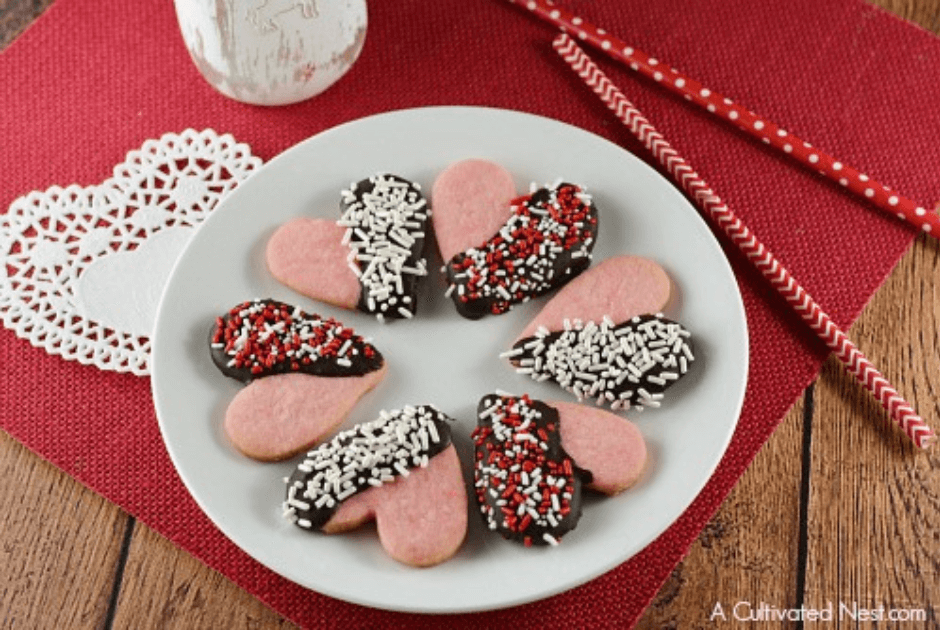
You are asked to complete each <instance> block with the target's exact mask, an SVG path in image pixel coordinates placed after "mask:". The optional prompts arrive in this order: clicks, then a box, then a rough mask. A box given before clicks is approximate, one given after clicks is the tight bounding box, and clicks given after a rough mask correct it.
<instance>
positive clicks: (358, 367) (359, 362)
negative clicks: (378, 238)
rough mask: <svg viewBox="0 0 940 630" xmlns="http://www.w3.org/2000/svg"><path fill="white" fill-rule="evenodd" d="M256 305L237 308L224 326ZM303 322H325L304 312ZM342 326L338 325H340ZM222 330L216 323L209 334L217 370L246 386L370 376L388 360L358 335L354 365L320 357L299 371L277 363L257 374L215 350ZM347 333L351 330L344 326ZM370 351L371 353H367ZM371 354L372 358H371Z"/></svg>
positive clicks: (224, 318) (274, 302) (225, 318)
mask: <svg viewBox="0 0 940 630" xmlns="http://www.w3.org/2000/svg"><path fill="white" fill-rule="evenodd" d="M258 302H260V303H261V304H265V305H273V306H274V307H276V308H282V307H283V308H287V309H288V310H290V311H293V310H294V307H293V306H292V305H290V304H286V303H284V302H279V301H277V300H272V299H265V300H259V301H258ZM253 303H254V302H245V303H243V304H240V305H238V306H237V307H235V308H233V309H231V310H230V311H229V312H227V313H225V314H224V315H222V316H221V318H222V326H223V328H224V326H225V325H227V324H228V322H229V320H230V319H231V312H232V311H233V310H236V309H239V307H246V306H250V305H251V304H253ZM300 319H301V320H311V321H313V320H321V321H323V318H321V317H319V316H317V315H312V314H308V313H304V312H303V311H301V317H300ZM337 323H338V322H337ZM218 329H219V324H218V322H216V323H215V324H213V326H212V329H211V331H210V332H209V338H208V339H209V349H210V353H211V355H212V362H213V363H215V365H216V367H218V368H219V370H220V371H221V372H222V373H223V374H224V375H226V376H228V377H230V378H234V379H235V380H237V381H241V382H242V383H250V382H251V381H253V380H255V379H257V378H263V377H265V376H273V375H276V374H293V373H299V374H311V375H314V376H330V377H332V376H362V375H363V374H368V373H369V372H374V371H375V370H378V369H380V368H381V367H382V365H383V363H384V359H383V357H382V354H381V353H380V352H379V351H378V349H376V348H375V347H374V346H372V345H371V344H369V343H365V342H364V341H363V340H362V338H361V337H359V336H358V335H353V337H352V341H351V347H352V348H353V349H354V350H355V351H356V354H355V355H353V356H351V357H350V365H348V366H347V365H342V364H339V363H337V362H336V360H335V358H330V357H320V358H318V359H317V360H316V361H312V362H310V363H302V362H301V363H299V366H298V367H296V368H295V367H293V366H292V365H291V363H290V362H289V361H281V362H276V363H274V364H273V365H271V366H264V367H263V369H262V370H261V371H260V372H258V373H253V372H252V371H251V369H250V367H240V368H239V367H234V366H229V365H228V364H229V362H230V361H231V359H232V356H231V355H230V354H228V353H226V351H225V349H224V348H217V347H213V339H214V338H215V337H216V334H217V331H218ZM344 329H346V330H351V329H349V328H347V327H345V326H344ZM367 348H368V349H369V350H368V351H367ZM368 354H371V356H367V355H368Z"/></svg>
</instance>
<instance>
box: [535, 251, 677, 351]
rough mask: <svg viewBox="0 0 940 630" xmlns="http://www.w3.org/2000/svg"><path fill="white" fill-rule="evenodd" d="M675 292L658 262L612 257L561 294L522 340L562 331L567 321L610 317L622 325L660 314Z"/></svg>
mask: <svg viewBox="0 0 940 630" xmlns="http://www.w3.org/2000/svg"><path fill="white" fill-rule="evenodd" d="M671 293H672V281H671V280H670V279H669V275H668V274H667V273H666V270H665V269H663V268H662V267H661V266H659V264H657V263H656V262H654V261H652V260H649V259H647V258H640V257H638V256H617V257H615V258H608V259H607V260H605V261H603V262H601V263H600V264H597V265H595V266H593V267H591V268H590V269H588V270H587V271H585V272H584V273H582V274H581V275H580V276H578V277H577V278H575V279H573V280H572V281H571V282H569V283H568V284H567V285H565V286H564V287H563V288H562V289H561V290H560V291H558V293H556V294H555V296H554V297H553V298H552V299H551V300H549V302H548V303H547V304H546V305H545V307H544V308H543V309H542V310H541V311H540V312H539V314H538V315H536V316H535V318H534V319H533V320H532V321H531V322H529V325H528V326H526V327H525V329H523V331H522V333H520V335H519V337H518V339H522V338H525V337H529V336H531V335H533V334H535V331H537V330H538V329H539V328H540V327H543V326H544V327H545V328H546V329H547V330H549V331H556V330H561V329H562V328H563V327H564V322H565V320H566V319H567V320H569V321H574V320H575V319H580V320H582V321H585V322H587V321H594V322H600V321H601V320H602V319H603V318H604V316H605V315H606V316H607V317H609V318H610V319H611V320H613V321H614V322H617V323H619V322H623V321H627V320H629V319H630V318H632V317H633V316H634V315H641V314H643V313H658V312H660V311H662V310H663V308H664V307H665V306H666V304H667V303H668V302H669V296H670V294H671Z"/></svg>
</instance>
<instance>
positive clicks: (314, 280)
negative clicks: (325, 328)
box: [265, 174, 431, 321]
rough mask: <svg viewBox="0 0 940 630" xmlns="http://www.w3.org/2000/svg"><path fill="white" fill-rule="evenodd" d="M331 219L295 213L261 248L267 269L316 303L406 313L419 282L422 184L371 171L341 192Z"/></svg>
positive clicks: (413, 305) (426, 220) (423, 239)
mask: <svg viewBox="0 0 940 630" xmlns="http://www.w3.org/2000/svg"><path fill="white" fill-rule="evenodd" d="M340 212H341V216H340V218H339V219H338V220H331V219H314V218H309V217H297V218H295V219H293V220H291V221H288V222H287V223H284V224H283V225H281V226H279V227H278V228H277V229H276V230H275V231H274V233H273V234H272V235H271V238H270V239H269V240H268V243H267V246H266V248H265V262H266V263H267V267H268V270H269V271H270V272H271V275H273V276H274V277H275V278H277V279H278V280H279V281H280V282H281V283H283V284H285V285H287V286H288V287H290V288H292V289H294V290H295V291H297V292H299V293H301V294H303V295H306V296H308V297H311V298H313V299H315V300H320V301H323V302H328V303H330V304H334V305H336V306H340V307H342V308H347V309H351V310H353V309H356V310H360V311H364V312H366V313H370V314H373V315H375V316H376V318H378V319H379V320H380V321H386V320H389V319H402V318H411V317H413V316H414V315H415V313H416V312H417V301H418V299H417V294H418V288H419V285H420V282H421V279H422V278H423V277H424V276H426V275H427V273H428V272H427V259H426V249H427V247H426V244H427V242H428V239H427V235H428V229H429V225H430V216H431V209H430V207H429V206H428V204H427V201H426V200H425V198H424V196H423V195H422V193H421V187H420V185H418V184H417V183H415V182H411V181H408V180H406V179H404V178H401V177H398V176H397V175H390V174H378V175H374V176H372V177H369V178H367V179H364V180H362V181H359V182H353V183H352V184H350V185H349V188H347V189H345V190H343V191H341V193H340Z"/></svg>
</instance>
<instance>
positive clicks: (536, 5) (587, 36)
mask: <svg viewBox="0 0 940 630" xmlns="http://www.w3.org/2000/svg"><path fill="white" fill-rule="evenodd" d="M509 2H511V3H512V4H518V5H521V6H523V7H525V8H526V9H528V10H529V11H530V12H532V13H533V14H535V15H537V16H538V17H540V18H542V19H544V20H546V21H548V22H550V23H551V24H554V25H555V26H557V27H558V28H560V29H561V30H562V31H563V32H565V33H569V34H570V35H571V36H572V37H573V38H577V39H578V40H580V41H583V42H586V43H588V44H590V45H591V46H594V47H596V48H597V49H599V50H601V51H603V52H604V53H606V54H607V55H609V56H611V57H613V58H614V59H616V60H618V61H621V62H623V63H625V64H627V65H628V66H629V67H630V68H631V69H632V70H634V71H636V72H638V73H640V74H641V75H643V76H645V77H647V78H649V79H652V80H653V81H655V82H656V83H658V84H659V85H661V86H663V87H664V88H666V89H668V90H670V91H671V92H674V93H676V94H679V95H681V96H683V97H684V98H685V99H686V100H687V101H689V102H691V103H694V104H696V105H698V106H699V107H701V108H702V109H705V110H707V111H708V112H710V113H712V114H714V115H715V116H717V117H718V118H719V119H721V120H723V121H725V122H728V123H731V124H734V125H736V126H737V127H738V128H739V129H741V130H742V131H744V132H746V133H748V134H750V135H751V136H753V137H755V138H758V139H760V140H761V141H762V142H763V143H765V144H767V145H769V146H772V147H774V148H775V149H778V150H779V151H781V152H782V153H784V154H785V155H788V156H790V157H791V158H793V159H794V160H796V161H797V162H799V163H800V164H802V165H803V166H805V167H806V168H808V169H811V170H813V171H816V172H818V173H819V174H820V175H823V176H825V177H827V178H829V179H830V180H832V181H834V182H838V183H839V184H840V185H841V186H843V187H844V188H846V189H847V190H849V191H850V192H852V193H855V194H856V195H858V196H859V197H860V198H862V199H865V200H867V201H869V202H871V203H872V204H874V205H875V206H876V207H878V208H880V209H882V210H884V211H885V212H888V213H890V214H892V215H894V216H896V217H898V218H899V219H903V220H906V221H908V222H910V223H911V224H913V225H916V226H918V227H919V228H920V229H922V230H923V231H925V232H928V233H930V234H931V235H932V236H934V237H936V238H940V215H938V214H937V213H936V212H931V211H928V210H927V209H926V208H924V207H923V206H920V205H918V204H917V203H915V202H914V201H911V200H910V199H908V198H906V197H904V196H903V195H901V194H899V193H898V192H896V191H894V190H892V189H891V188H889V187H887V186H885V185H883V184H880V183H879V182H877V181H875V180H873V179H871V178H870V177H869V176H868V175H866V174H864V173H861V172H859V171H858V170H856V169H854V168H852V167H851V166H849V165H848V164H845V163H844V162H841V161H839V160H837V159H835V158H834V157H832V156H830V155H829V154H827V153H825V152H823V151H820V150H819V149H818V148H816V147H813V145H811V144H810V143H808V142H804V141H803V140H801V139H800V138H797V137H796V136H794V135H793V134H792V133H790V132H788V131H786V130H784V129H782V128H780V127H779V126H777V125H776V124H774V123H772V122H771V121H769V120H767V119H766V118H763V117H761V116H759V115H757V114H755V113H754V112H752V111H750V110H748V109H745V108H744V107H741V106H740V105H738V104H736V103H734V102H733V101H732V100H731V99H729V98H725V97H724V96H722V95H721V94H718V93H717V92H713V91H712V90H710V89H708V88H706V87H705V86H704V85H702V84H701V83H699V82H698V81H696V80H695V79H692V78H690V77H687V76H684V75H682V74H680V73H679V72H678V71H677V70H676V69H675V68H671V67H669V66H668V65H667V64H665V63H663V62H662V61H659V60H657V59H656V58H654V57H651V56H649V55H647V54H646V53H644V52H642V51H639V50H636V49H635V48H633V47H632V46H630V45H628V44H627V43H626V42H624V41H623V40H621V39H618V38H617V37H614V36H613V35H611V34H610V33H608V32H606V31H605V30H604V29H602V28H598V27H596V26H594V25H593V24H590V23H588V22H586V21H585V20H584V19H582V18H581V17H579V16H577V15H574V14H573V13H572V12H571V11H569V10H567V9H564V8H562V7H560V6H558V5H556V4H555V3H554V2H552V1H551V0H509Z"/></svg>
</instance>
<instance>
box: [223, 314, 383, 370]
mask: <svg viewBox="0 0 940 630" xmlns="http://www.w3.org/2000/svg"><path fill="white" fill-rule="evenodd" d="M209 345H210V348H211V350H212V360H213V361H214V362H215V364H216V366H217V367H218V368H219V369H220V370H221V371H222V373H223V374H225V375H226V376H230V377H232V378H234V379H237V380H239V381H242V382H243V383H248V382H250V381H252V380H254V379H256V378H261V377H264V376H271V375H274V374H285V373H291V372H296V373H302V374H313V375H317V376H361V375H363V374H366V373H368V372H373V371H376V370H378V369H379V368H381V367H382V364H383V359H382V355H381V354H380V353H379V351H378V350H377V349H376V348H375V347H374V346H373V345H372V344H370V343H368V342H367V341H366V340H364V339H363V338H362V337H360V336H359V335H357V334H355V333H354V332H353V330H352V329H351V328H347V327H346V326H344V325H343V324H341V323H340V322H338V321H337V320H335V319H332V318H326V319H324V318H321V317H320V316H318V315H310V314H307V313H305V312H303V311H302V310H301V309H300V308H298V307H296V306H291V305H289V304H286V303H284V302H278V301H275V300H252V301H250V302H243V303H241V304H239V305H238V306H236V307H234V308H232V309H231V310H229V311H228V312H227V313H226V314H225V315H222V316H221V317H219V318H217V319H216V323H215V326H214V327H213V329H212V333H211V338H210V343H209Z"/></svg>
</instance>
